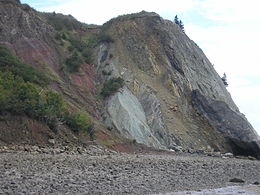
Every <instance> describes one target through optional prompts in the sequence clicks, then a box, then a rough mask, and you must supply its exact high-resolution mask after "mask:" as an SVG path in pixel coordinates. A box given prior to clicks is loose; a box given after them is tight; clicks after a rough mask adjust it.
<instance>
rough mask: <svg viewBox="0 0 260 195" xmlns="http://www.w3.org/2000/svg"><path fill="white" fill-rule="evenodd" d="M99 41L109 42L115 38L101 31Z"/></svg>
mask: <svg viewBox="0 0 260 195" xmlns="http://www.w3.org/2000/svg"><path fill="white" fill-rule="evenodd" d="M98 42H107V43H113V42H114V40H113V39H112V37H111V36H110V35H109V34H108V33H107V32H105V31H101V32H100V33H99V34H98Z"/></svg>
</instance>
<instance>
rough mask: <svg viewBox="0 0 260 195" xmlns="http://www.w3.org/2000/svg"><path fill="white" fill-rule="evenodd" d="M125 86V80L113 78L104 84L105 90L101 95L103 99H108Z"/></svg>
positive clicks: (103, 89)
mask: <svg viewBox="0 0 260 195" xmlns="http://www.w3.org/2000/svg"><path fill="white" fill-rule="evenodd" d="M123 86H124V80H123V79H122V78H120V77H117V78H111V79H109V80H108V81H106V82H105V83H104V85H103V88H102V90H101V95H102V96H103V97H108V96H110V95H112V94H114V93H115V92H116V91H117V90H118V89H120V88H122V87H123Z"/></svg>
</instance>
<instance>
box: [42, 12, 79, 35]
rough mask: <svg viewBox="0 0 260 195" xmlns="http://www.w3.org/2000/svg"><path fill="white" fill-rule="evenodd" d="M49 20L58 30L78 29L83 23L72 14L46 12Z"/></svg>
mask: <svg viewBox="0 0 260 195" xmlns="http://www.w3.org/2000/svg"><path fill="white" fill-rule="evenodd" d="M46 16H47V22H48V23H49V24H50V25H52V26H53V28H54V29H55V30H57V31H61V30H77V29H81V27H82V25H81V23H80V22H78V21H77V20H76V19H75V18H73V17H72V16H65V15H62V14H56V13H53V14H46Z"/></svg>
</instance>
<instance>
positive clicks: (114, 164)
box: [0, 145, 260, 194]
mask: <svg viewBox="0 0 260 195" xmlns="http://www.w3.org/2000/svg"><path fill="white" fill-rule="evenodd" d="M259 173H260V161H257V160H248V159H236V158H230V157H228V158H227V157H225V158H223V157H222V158H219V157H212V156H206V155H197V154H187V153H174V152H172V153H157V154H124V153H118V152H115V151H112V150H109V149H106V148H104V147H101V146H96V145H90V146H88V147H83V146H82V147H79V146H78V147H76V146H71V147H68V146H60V147H56V148H55V147H53V148H50V147H42V146H12V147H6V146H5V147H3V146H2V147H0V186H1V188H0V194H57V193H61V194H64V193H67V194H75V193H76V194H158V193H167V192H176V191H184V190H201V189H212V188H219V187H223V186H230V185H234V184H235V185H236V184H243V185H244V184H245V185H248V184H255V185H256V186H257V185H259V182H260V174H259Z"/></svg>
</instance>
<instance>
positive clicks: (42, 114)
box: [0, 46, 94, 137]
mask: <svg viewBox="0 0 260 195" xmlns="http://www.w3.org/2000/svg"><path fill="white" fill-rule="evenodd" d="M0 54H1V55H0V56H1V57H0V92H1V93H0V115H2V116H3V115H4V114H6V113H11V114H13V115H27V116H28V117H30V118H34V119H36V120H40V121H43V122H45V123H46V124H47V125H48V126H49V127H50V129H52V130H56V128H57V125H58V124H59V123H65V124H66V125H67V126H68V127H70V128H71V129H72V130H73V131H74V132H80V131H83V132H87V133H89V135H90V136H91V137H93V134H94V131H93V125H92V122H91V120H90V118H89V116H88V115H87V114H84V113H81V112H80V113H76V114H71V113H70V112H69V110H68V108H67V105H66V103H65V101H64V99H63V97H62V96H61V94H59V93H57V92H54V91H51V90H45V89H43V88H42V86H46V85H47V83H46V82H45V79H44V78H45V77H44V76H43V75H41V74H40V73H38V72H37V71H36V70H35V69H33V68H32V67H30V66H29V65H27V64H25V63H23V62H21V61H20V60H19V59H18V58H16V57H14V56H12V55H11V54H10V52H9V51H8V50H7V49H5V48H4V47H3V46H1V47H0ZM38 77H39V78H38Z"/></svg>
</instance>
